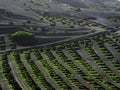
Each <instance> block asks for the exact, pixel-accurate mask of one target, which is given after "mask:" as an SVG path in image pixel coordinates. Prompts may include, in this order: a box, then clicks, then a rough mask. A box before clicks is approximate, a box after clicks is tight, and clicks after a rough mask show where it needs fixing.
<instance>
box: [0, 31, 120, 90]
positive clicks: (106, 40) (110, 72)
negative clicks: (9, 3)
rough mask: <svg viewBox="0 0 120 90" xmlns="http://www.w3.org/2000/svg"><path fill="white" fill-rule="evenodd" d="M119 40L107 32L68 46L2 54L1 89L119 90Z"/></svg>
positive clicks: (79, 40)
mask: <svg viewBox="0 0 120 90" xmlns="http://www.w3.org/2000/svg"><path fill="white" fill-rule="evenodd" d="M9 37H10V36H9ZM119 37H120V36H119V35H118V34H116V33H107V32H106V33H102V34H99V35H94V36H90V37H89V39H85V38H84V39H82V40H81V39H76V41H75V40H74V41H68V42H67V44H66V42H65V43H62V44H55V45H50V46H44V47H39V48H31V49H27V50H13V51H12V50H11V51H4V52H3V53H1V54H0V64H1V73H2V76H3V78H2V81H4V82H3V83H2V84H1V88H2V89H3V90H4V89H5V88H6V86H4V85H7V90H16V88H17V90H18V89H19V90H21V89H24V90H119V89H120V70H119V69H120V61H119V58H120V50H119V48H118V47H119V44H120V42H119V40H118V38H119ZM2 39H3V38H2ZM81 46H82V47H81ZM112 49H113V51H111V50H112ZM16 71H17V72H16Z"/></svg>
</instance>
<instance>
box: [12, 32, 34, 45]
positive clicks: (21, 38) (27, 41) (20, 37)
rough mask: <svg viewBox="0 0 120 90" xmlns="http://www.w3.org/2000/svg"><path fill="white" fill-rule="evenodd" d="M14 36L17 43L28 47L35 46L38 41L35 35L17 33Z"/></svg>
mask: <svg viewBox="0 0 120 90" xmlns="http://www.w3.org/2000/svg"><path fill="white" fill-rule="evenodd" d="M12 36H13V39H14V40H15V42H16V43H18V44H20V45H25V46H27V45H34V44H35V43H36V39H35V37H34V35H33V34H32V33H30V32H25V31H18V32H15V33H14V34H13V35H12Z"/></svg>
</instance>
